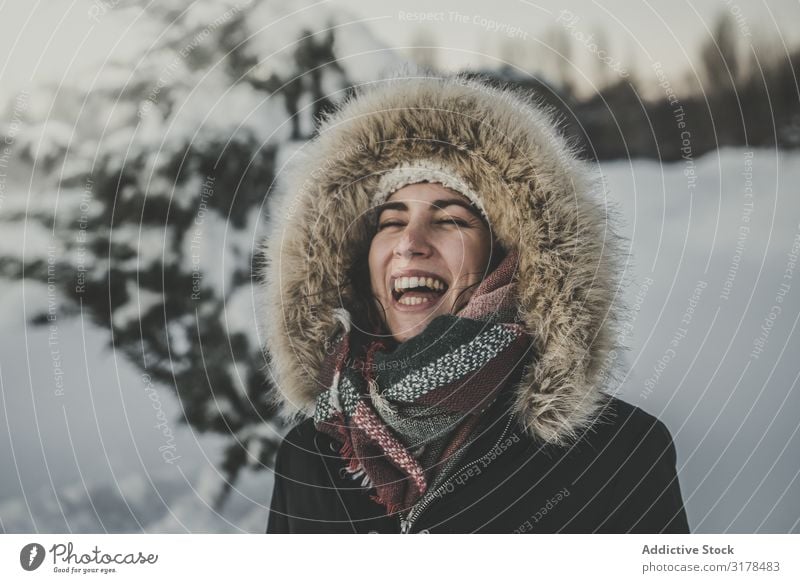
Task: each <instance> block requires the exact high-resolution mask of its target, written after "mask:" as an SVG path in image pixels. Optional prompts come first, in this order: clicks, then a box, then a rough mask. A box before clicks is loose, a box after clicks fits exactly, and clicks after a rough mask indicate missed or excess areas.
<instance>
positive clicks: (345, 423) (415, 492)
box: [314, 251, 530, 514]
mask: <svg viewBox="0 0 800 583" xmlns="http://www.w3.org/2000/svg"><path fill="white" fill-rule="evenodd" d="M517 261H518V256H517V254H516V252H514V251H512V252H510V253H509V254H508V255H507V256H506V257H505V258H504V260H503V261H502V262H501V263H500V265H498V267H497V268H496V269H495V270H494V271H493V272H492V273H491V274H490V275H489V276H488V277H486V278H485V279H484V280H483V282H481V284H480V285H479V286H478V288H477V289H476V290H475V293H474V294H473V296H472V297H471V298H470V301H469V303H468V304H467V305H466V306H465V307H464V308H463V309H462V310H461V311H460V312H458V314H456V315H452V314H446V315H442V316H438V317H436V318H434V319H433V320H431V322H430V323H429V324H428V326H427V327H426V328H425V330H424V331H423V332H421V333H420V334H418V335H417V336H414V337H413V338H410V339H408V340H406V341H405V342H403V343H400V344H394V345H392V344H391V343H389V342H386V341H381V340H372V341H369V340H367V339H362V335H359V334H358V333H353V332H350V333H343V334H342V335H340V336H339V337H338V338H337V340H336V341H335V343H334V345H333V350H332V351H331V352H330V353H329V354H328V356H327V357H326V358H325V361H324V363H323V366H322V368H321V371H320V378H319V380H320V382H321V383H322V384H323V386H325V387H329V388H328V389H327V390H325V391H323V392H322V393H321V394H320V395H319V397H318V398H317V402H316V410H315V413H314V421H315V425H316V427H317V429H318V430H319V431H321V432H323V433H326V434H328V435H330V436H331V437H332V438H333V439H334V440H335V441H336V442H338V443H339V444H340V446H341V447H340V450H339V453H340V455H341V456H342V457H343V458H344V459H345V460H346V461H347V467H346V471H347V472H348V473H350V474H351V476H352V477H353V478H354V479H361V480H362V485H363V486H365V487H369V488H374V489H375V491H376V494H375V495H372V496H371V498H372V499H373V500H375V501H376V502H378V503H380V504H383V505H384V506H385V507H386V511H387V513H388V514H392V513H394V512H397V511H402V510H405V509H407V508H410V507H411V506H413V504H414V502H416V501H417V500H418V499H419V498H420V497H421V496H422V495H423V494H424V493H425V492H426V491H428V489H430V488H434V487H436V486H437V485H438V483H439V482H440V481H441V480H442V479H444V478H445V477H446V476H447V473H448V471H449V470H452V469H454V466H455V465H456V464H457V463H459V461H460V459H461V458H462V456H463V455H464V454H465V453H466V449H467V446H468V445H469V444H470V443H471V441H472V439H473V438H474V437H476V436H477V434H478V433H479V431H477V430H476V429H477V428H478V427H479V422H480V420H481V414H482V413H483V412H484V411H485V410H486V409H487V408H488V407H489V406H490V405H491V404H492V403H493V402H494V400H495V399H496V397H497V396H498V394H499V393H500V391H501V389H502V388H503V387H504V386H505V385H506V384H507V382H508V381H509V378H510V376H511V372H512V371H513V370H515V369H516V368H517V367H518V366H520V363H521V361H522V360H523V359H524V357H525V355H526V353H527V351H528V349H529V346H530V337H529V336H528V335H527V334H526V332H525V331H524V329H523V327H522V326H521V325H520V324H519V323H518V321H517V320H516V317H517V309H516V303H515V294H514V291H515V284H514V282H513V277H514V274H515V273H516V270H517Z"/></svg>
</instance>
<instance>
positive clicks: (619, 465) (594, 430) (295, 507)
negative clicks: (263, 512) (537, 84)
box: [259, 75, 687, 532]
mask: <svg viewBox="0 0 800 583" xmlns="http://www.w3.org/2000/svg"><path fill="white" fill-rule="evenodd" d="M420 165H421V166H422V167H424V169H426V171H430V170H431V169H436V170H437V171H441V173H442V175H443V176H444V177H445V178H444V179H443V181H442V183H443V184H445V185H447V184H446V183H447V177H448V176H452V177H457V182H458V183H459V184H463V185H465V187H464V188H468V189H469V190H470V194H471V198H475V197H477V198H478V199H479V200H480V204H481V206H482V210H484V212H485V215H486V216H487V218H488V219H489V223H490V226H491V228H492V230H493V234H494V235H495V237H496V239H497V241H498V242H499V243H500V245H502V246H503V247H505V248H507V249H508V248H512V247H514V248H516V249H517V250H518V251H519V258H520V261H519V270H518V273H517V286H516V289H517V292H516V293H517V302H518V305H519V317H520V321H521V322H522V323H523V325H524V326H525V327H526V330H527V331H528V332H529V334H530V335H531V338H532V350H533V353H534V354H535V357H534V358H532V359H531V361H530V364H529V365H527V366H526V367H525V369H524V370H522V371H520V372H519V375H518V379H517V380H516V381H515V382H513V383H512V384H511V385H509V389H508V391H507V392H506V394H505V395H506V396H505V399H504V400H502V401H500V402H499V404H498V405H497V406H496V407H495V408H494V410H493V414H495V415H497V417H498V418H497V420H496V421H497V422H496V423H495V424H494V426H493V429H492V430H491V431H487V432H485V434H484V435H481V437H480V438H479V439H478V440H477V441H476V442H475V443H474V444H473V445H472V446H471V449H470V451H469V455H468V456H467V458H465V459H467V460H472V463H470V464H467V463H466V462H465V466H466V467H465V468H464V469H463V470H462V471H461V472H458V473H456V474H455V475H453V476H452V478H451V480H450V481H449V482H447V483H445V485H444V490H443V491H442V495H441V496H440V497H438V498H437V499H435V500H434V501H433V502H432V503H431V504H429V505H428V506H427V507H426V508H424V510H423V511H422V512H421V513H420V515H419V516H418V517H415V520H412V525H411V529H410V530H411V531H412V532H416V531H419V530H422V529H429V530H430V531H431V532H473V531H481V532H514V531H518V532H557V531H559V532H595V531H598V532H628V531H647V532H661V531H664V532H686V531H687V522H686V516H685V513H684V511H683V508H682V502H681V495H680V489H679V486H678V481H677V477H676V473H675V448H674V446H673V444H672V440H671V438H670V435H669V432H668V431H667V429H666V427H665V426H664V425H663V424H662V423H661V422H659V421H657V420H656V419H655V418H653V417H651V416H649V415H647V414H646V413H644V412H643V411H641V410H640V409H637V408H635V407H632V406H631V405H628V404H626V403H623V402H622V401H619V400H617V399H609V397H608V396H607V395H606V394H605V393H604V389H605V388H606V385H607V384H608V383H610V382H613V381H614V380H615V379H616V378H617V376H618V369H617V367H619V366H620V365H621V364H622V363H623V359H622V358H621V354H622V350H623V349H624V347H622V346H619V345H618V341H617V338H618V336H619V325H620V323H621V322H622V321H623V320H624V318H625V317H626V315H627V312H626V309H625V306H623V305H622V304H621V299H620V295H621V289H620V287H619V273H620V267H619V265H620V263H621V262H620V261H619V259H620V257H621V256H622V252H621V251H620V248H621V247H620V242H619V241H618V240H616V239H615V238H614V236H613V234H612V233H613V228H612V227H613V225H612V224H611V223H610V217H611V216H613V215H611V214H610V213H609V209H608V206H607V202H606V200H605V197H604V196H603V192H602V190H601V189H600V188H599V186H598V181H597V179H596V176H595V174H594V172H593V170H592V168H591V167H590V165H589V164H588V163H586V162H583V161H582V160H580V159H579V157H578V156H577V155H576V154H575V152H573V151H572V149H571V148H570V147H569V146H568V145H567V144H566V142H565V141H564V139H563V138H562V137H561V136H560V135H559V134H558V132H557V130H556V129H555V126H554V124H553V121H552V120H551V119H550V117H549V116H548V114H547V113H546V112H543V111H541V110H540V109H539V108H538V107H536V106H535V105H533V104H532V102H531V100H530V99H528V98H527V97H526V96H525V95H524V94H519V93H516V92H513V91H511V90H499V89H494V88H491V87H490V86H489V85H487V84H485V83H483V82H478V81H474V80H470V79H466V78H464V77H455V78H448V79H440V78H433V77H429V76H422V77H413V78H404V77H403V76H402V75H401V76H398V77H397V78H393V79H390V80H389V81H383V82H379V83H375V84H372V85H368V86H365V87H362V88H360V89H359V91H358V92H357V93H356V94H355V95H354V96H353V97H352V98H351V99H349V100H347V101H346V102H345V103H344V104H342V105H341V106H340V107H339V108H338V109H337V110H336V111H334V112H333V113H332V114H331V115H330V116H329V117H328V118H327V119H325V120H324V121H323V123H322V125H321V127H320V135H319V136H318V138H316V139H315V140H313V141H312V142H311V143H309V144H306V145H304V146H303V147H302V148H301V150H300V151H298V152H297V153H296V154H295V155H293V158H292V159H290V160H289V161H288V163H287V168H286V169H283V168H282V169H281V174H280V179H279V183H278V186H277V188H276V193H275V194H272V195H271V196H270V200H269V201H268V225H267V229H268V236H267V239H266V241H265V245H264V249H263V251H264V257H265V259H266V266H265V271H264V273H263V281H264V283H263V285H262V287H261V288H260V290H259V291H260V300H261V313H260V315H259V319H260V324H261V329H262V334H263V338H264V340H265V348H266V352H267V354H268V355H269V372H270V377H271V380H272V382H273V383H274V384H275V386H276V387H277V391H276V392H275V393H274V395H273V397H274V399H275V402H276V404H277V405H279V407H280V410H281V411H282V412H283V414H284V417H285V418H286V419H290V420H295V421H302V422H301V423H300V424H299V425H298V426H297V427H296V428H295V429H293V430H292V431H291V432H290V433H289V434H288V435H287V437H286V439H285V441H284V443H283V444H282V446H281V448H280V450H279V453H278V458H277V466H276V468H275V475H276V480H275V491H274V497H273V504H272V512H271V514H270V522H269V530H270V531H271V532H353V531H356V532H369V531H371V530H375V531H379V532H396V531H398V529H399V528H400V523H399V519H397V518H396V517H386V516H382V507H381V506H379V505H377V504H376V503H374V502H372V501H371V500H370V497H369V492H365V491H364V490H363V489H361V488H360V487H359V484H358V483H356V482H353V481H352V479H350V478H347V479H345V478H341V477H340V471H339V470H340V469H341V468H342V462H341V460H340V459H339V458H338V455H337V454H336V453H335V452H333V451H332V450H331V447H330V445H331V444H330V442H329V441H328V440H327V439H326V438H325V437H324V436H323V435H321V434H319V433H317V432H316V431H315V430H314V427H313V425H312V424H311V422H310V421H308V420H305V421H303V419H305V418H307V417H309V416H310V415H312V414H313V411H314V405H315V399H316V397H317V395H319V394H320V392H322V391H323V390H324V389H325V388H326V387H322V386H320V385H319V383H318V382H317V378H318V373H319V370H320V365H321V363H322V360H323V358H324V356H325V347H326V346H327V343H328V342H329V341H330V339H331V338H333V337H334V336H335V335H336V334H337V333H338V331H339V330H340V329H339V323H340V321H341V320H342V315H343V314H345V318H346V316H347V314H348V312H347V310H349V309H351V306H353V305H354V301H353V289H352V286H351V285H350V282H349V280H348V279H347V278H346V277H345V275H346V271H347V268H348V267H349V266H352V265H355V264H356V262H357V260H358V257H359V253H360V252H363V249H364V247H365V245H367V244H368V242H369V238H370V237H371V234H372V233H370V232H369V226H368V225H367V222H365V221H362V220H361V218H362V217H364V216H365V215H366V214H367V213H368V212H369V209H370V208H371V204H372V198H371V197H372V194H373V193H374V192H376V191H377V190H378V189H379V186H380V184H379V183H380V180H381V176H382V175H384V174H386V173H387V172H389V171H390V170H393V171H395V172H396V171H397V170H398V168H399V169H400V170H401V171H402V172H406V171H408V172H409V173H410V174H413V173H414V172H416V171H417V170H418V168H419V167H420ZM364 269H366V265H364ZM504 430H505V432H504ZM487 452H488V453H487ZM487 460H488V461H487Z"/></svg>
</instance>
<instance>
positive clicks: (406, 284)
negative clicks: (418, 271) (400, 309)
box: [394, 276, 445, 291]
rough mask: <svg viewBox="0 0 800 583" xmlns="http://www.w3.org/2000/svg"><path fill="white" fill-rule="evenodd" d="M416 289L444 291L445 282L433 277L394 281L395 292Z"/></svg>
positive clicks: (405, 278) (401, 278) (407, 278)
mask: <svg viewBox="0 0 800 583" xmlns="http://www.w3.org/2000/svg"><path fill="white" fill-rule="evenodd" d="M416 287H429V288H431V289H434V290H437V291H441V290H443V289H444V287H445V284H444V282H442V281H440V280H438V279H435V278H433V277H416V276H412V277H398V278H397V279H396V280H395V281H394V289H395V291H404V290H409V289H414V288H416Z"/></svg>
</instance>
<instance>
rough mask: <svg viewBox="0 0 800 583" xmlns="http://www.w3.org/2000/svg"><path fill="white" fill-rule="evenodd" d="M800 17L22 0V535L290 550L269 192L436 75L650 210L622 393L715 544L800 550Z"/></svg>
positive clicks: (650, 8)
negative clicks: (383, 84) (786, 545)
mask: <svg viewBox="0 0 800 583" xmlns="http://www.w3.org/2000/svg"><path fill="white" fill-rule="evenodd" d="M797 22H800V5H798V4H797V2H795V1H794V0H785V1H775V2H769V3H768V2H766V1H762V2H757V1H747V2H746V1H744V0H737V1H728V0H722V1H716V2H711V1H696V2H663V1H658V2H650V3H629V2H623V1H622V0H601V1H592V2H590V1H576V2H572V3H564V2H555V1H550V0H547V1H538V2H528V1H526V0H520V1H510V2H504V3H486V2H479V1H473V0H470V1H459V2H458V3H456V2H455V1H452V2H445V1H441V0H436V1H434V2H430V1H428V2H421V1H407V2H404V3H403V6H402V9H400V8H398V7H397V6H396V3H390V2H384V1H374V2H369V3H368V2H364V1H361V2H356V1H355V0H332V1H327V2H326V1H322V2H308V1H305V0H304V1H292V2H288V1H280V0H271V1H269V2H266V1H260V0H213V1H211V0H197V1H194V2H191V1H189V0H180V1H177V0H176V1H166V0H161V1H159V2H155V1H151V2H144V1H139V0H137V1H126V0H94V1H87V0H73V1H67V0H51V1H49V2H46V3H45V2H41V1H39V2H31V1H28V0H8V1H6V2H3V3H2V4H0V55H2V56H0V298H2V310H0V330H2V339H1V340H0V397H2V413H0V467H2V468H3V471H2V472H0V531H2V532H7V533H12V532H75V533H79V532H152V533H155V532H263V531H264V530H265V528H266V521H267V512H268V506H269V500H270V495H271V488H272V471H271V469H270V468H271V464H272V462H273V458H274V453H275V450H276V446H277V444H278V443H279V442H280V439H281V436H282V435H283V434H284V432H285V431H286V429H287V428H286V427H283V426H282V425H281V424H280V422H279V421H278V420H277V419H276V418H275V412H274V411H273V410H272V409H271V408H270V407H269V406H268V404H267V400H266V398H265V394H266V392H267V390H268V389H269V379H268V378H267V375H266V373H265V370H264V356H263V354H262V352H261V349H260V345H261V340H260V338H259V334H258V330H257V327H256V321H255V314H254V294H255V289H256V288H255V286H256V284H257V279H256V277H257V276H256V273H255V271H254V268H255V267H256V266H257V264H258V261H259V258H258V257H257V255H255V254H254V247H255V245H256V243H257V241H258V240H259V239H260V238H261V237H262V236H263V234H264V232H263V226H264V220H265V218H266V217H265V211H264V204H265V201H266V200H267V198H268V197H269V195H270V190H271V187H272V184H273V181H274V180H275V178H276V176H278V175H279V174H280V172H281V171H282V168H283V164H284V162H285V160H286V159H287V158H288V157H289V156H290V155H291V153H292V152H293V151H294V150H295V149H296V148H298V147H299V146H300V145H302V144H303V142H305V141H306V140H308V139H310V138H312V137H313V136H314V132H315V128H316V124H317V120H318V119H319V117H320V116H321V115H322V114H323V113H324V112H325V111H327V110H329V109H330V108H331V107H332V106H333V105H334V104H335V103H336V102H338V101H339V100H341V99H343V98H344V97H346V96H347V95H348V94H349V93H350V92H351V91H352V90H353V87H354V86H357V85H359V84H363V83H369V82H372V81H376V80H378V79H380V78H381V77H382V75H384V74H386V72H387V71H389V70H391V69H392V68H393V67H395V66H397V65H399V64H401V63H405V62H415V63H419V64H422V65H425V66H427V67H430V68H432V69H434V70H436V71H438V72H441V73H442V74H449V73H453V72H456V71H462V72H467V73H470V74H482V75H485V76H488V77H490V78H491V79H493V80H494V81H495V82H497V83H499V84H515V85H521V86H524V87H527V88H529V89H531V90H532V91H535V92H536V93H537V95H538V97H539V99H540V100H541V101H542V102H544V103H547V104H549V105H551V106H552V107H554V108H555V109H557V110H558V112H559V113H560V116H561V118H562V120H563V121H562V124H561V130H562V131H563V132H564V133H565V134H566V135H568V136H569V137H570V138H571V139H572V140H573V141H574V143H575V144H576V146H578V147H579V148H581V151H582V155H583V156H585V157H586V158H587V159H588V160H591V161H592V162H593V163H594V164H595V165H596V166H597V169H598V171H599V173H600V175H601V176H602V179H603V181H604V183H605V186H606V192H607V199H606V202H607V203H608V205H609V207H611V208H614V209H616V211H617V212H618V213H619V215H620V218H621V219H622V229H623V234H624V235H625V236H626V237H627V238H628V243H629V246H628V253H629V260H628V262H627V264H626V266H625V278H626V280H625V281H626V285H625V288H624V289H622V290H620V293H621V294H622V296H623V297H624V299H625V301H626V302H627V303H628V305H629V306H630V310H631V311H630V314H629V315H630V319H629V323H628V325H627V326H626V327H625V328H624V330H623V331H622V338H620V340H621V341H622V342H623V343H624V344H625V345H627V346H628V347H629V349H628V350H627V351H625V352H624V354H614V355H612V357H611V358H612V359H614V360H616V359H621V362H623V363H624V367H623V370H624V371H625V374H624V379H622V380H621V382H617V381H616V380H615V381H614V382H612V381H610V380H608V381H607V385H608V386H606V390H607V391H609V392H612V393H614V394H616V395H618V396H619V397H621V398H623V399H625V400H628V401H630V402H632V403H634V404H636V405H638V406H640V407H642V408H643V409H645V410H646V411H648V412H650V413H652V414H654V415H656V416H658V417H659V418H661V419H662V420H663V421H664V422H665V423H666V424H667V425H668V427H669V428H670V430H671V432H672V434H673V436H674V438H675V441H676V445H677V450H678V470H679V476H680V482H681V488H682V491H683V495H684V500H685V502H686V506H687V511H688V516H689V521H690V525H691V527H692V530H693V531H695V532H709V533H720V532H744V533H747V532H800V481H799V480H798V474H799V473H800V455H798V446H799V445H800V436H799V435H798V421H797V420H798V413H800V391H799V390H798V386H797V383H798V377H800V358H798V355H800V340H798V334H797V331H796V326H797V323H798V319H799V318H800V267H798V263H797V262H798V256H799V255H800V196H799V195H800V193H799V192H798V184H800V149H798V148H800V84H799V83H800V82H799V81H798V73H800V71H798V65H799V64H800V27H798V26H796V24H797Z"/></svg>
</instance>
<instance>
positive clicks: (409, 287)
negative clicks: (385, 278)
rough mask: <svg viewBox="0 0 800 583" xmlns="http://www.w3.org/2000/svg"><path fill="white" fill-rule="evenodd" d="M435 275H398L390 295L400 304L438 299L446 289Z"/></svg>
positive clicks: (415, 304) (445, 284)
mask: <svg viewBox="0 0 800 583" xmlns="http://www.w3.org/2000/svg"><path fill="white" fill-rule="evenodd" d="M448 287H449V286H448V285H447V282H446V281H444V280H443V279H441V278H439V277H436V276H411V277H398V278H396V279H394V281H393V289H392V297H393V298H394V300H395V302H397V303H398V304H400V305H401V306H418V305H422V304H430V303H434V302H436V301H437V300H439V299H440V298H441V297H442V296H444V294H445V293H447V289H448Z"/></svg>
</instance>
